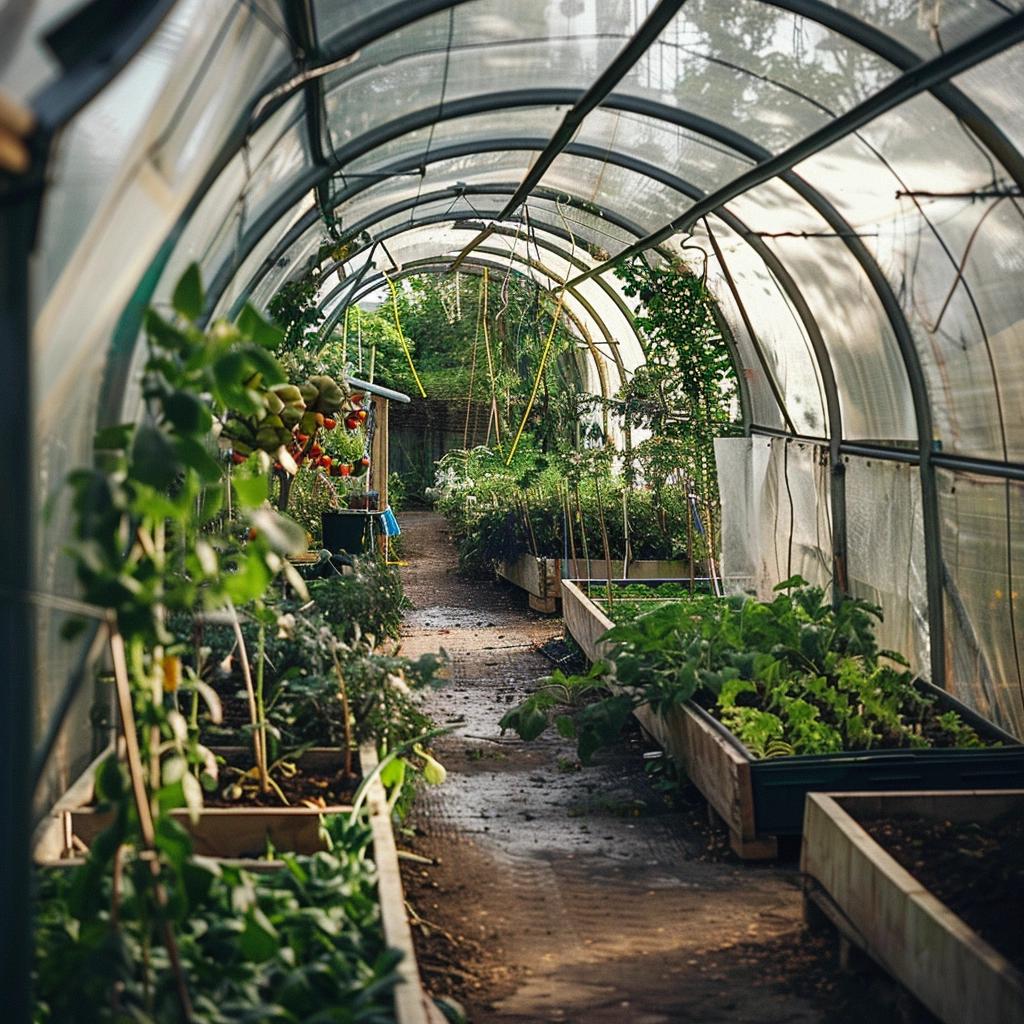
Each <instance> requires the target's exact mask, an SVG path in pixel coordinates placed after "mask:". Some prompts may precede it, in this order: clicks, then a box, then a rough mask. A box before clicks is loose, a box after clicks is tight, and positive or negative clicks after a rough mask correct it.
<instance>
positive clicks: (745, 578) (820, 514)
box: [715, 437, 832, 599]
mask: <svg viewBox="0 0 1024 1024" xmlns="http://www.w3.org/2000/svg"><path fill="white" fill-rule="evenodd" d="M826 454H827V453H826V452H825V450H824V449H823V448H821V447H820V446H819V445H814V444H810V443H806V442H798V441H785V440H781V439H775V438H764V437H739V438H737V437H729V438H716V439H715V458H716V461H717V464H718V487H719V493H720V494H721V498H722V575H723V577H724V578H725V582H726V585H727V587H728V589H729V590H730V592H733V593H738V592H741V591H748V592H750V593H753V594H756V595H757V596H758V597H760V598H762V599H770V598H771V594H772V588H773V587H774V586H775V584H777V583H779V582H780V581H781V580H785V579H789V577H791V576H796V575H799V576H802V577H803V578H804V579H805V580H807V581H808V582H809V583H815V584H817V585H819V586H821V587H828V586H829V585H830V584H831V579H832V571H831V561H832V540H831V527H830V525H829V514H830V511H829V506H830V502H829V481H828V467H827V458H826V457H825V456H826Z"/></svg>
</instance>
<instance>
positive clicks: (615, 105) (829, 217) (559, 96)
mask: <svg viewBox="0 0 1024 1024" xmlns="http://www.w3.org/2000/svg"><path fill="white" fill-rule="evenodd" d="M510 95H514V96H515V97H516V105H530V104H529V103H526V102H525V101H526V100H528V99H530V98H532V100H533V102H534V103H535V104H544V103H545V102H546V103H549V104H550V103H555V104H557V103H558V102H559V101H561V102H563V103H564V102H571V101H572V100H571V97H572V96H577V97H578V95H579V90H520V91H516V92H515V93H514V94H509V93H499V94H490V95H489V96H485V97H473V98H472V99H471V100H469V101H466V100H463V101H459V102H458V103H456V104H451V105H449V106H448V107H446V108H445V111H444V112H445V114H446V115H447V116H461V115H467V114H470V113H479V112H483V111H484V110H489V109H500V108H501V106H507V105H509V100H510ZM495 103H496V104H498V106H497V107H494V106H492V104H495ZM604 105H605V106H607V107H608V108H609V109H620V110H628V111H631V112H634V113H638V114H641V115H644V116H650V117H656V118H660V119H662V120H665V121H668V122H669V123H672V124H675V125H676V126H678V127H683V128H687V129H689V130H692V131H695V132H697V133H699V134H702V135H706V136H708V137H710V138H713V139H714V140H715V141H717V142H720V143H722V144H723V145H726V146H729V147H730V148H732V149H734V150H736V151H737V152H739V153H741V154H742V155H744V156H747V157H748V158H749V159H751V160H752V161H754V162H763V161H765V160H768V159H769V158H770V157H771V154H770V153H769V152H768V151H767V150H765V149H764V148H763V147H761V146H759V145H757V144H756V143H754V142H753V141H751V140H750V139H747V138H745V137H744V136H742V135H740V134H739V133H737V132H735V131H733V130H732V129H729V128H726V127H725V126H723V125H720V124H717V123H716V122H714V121H711V120H709V119H707V118H703V117H700V116H698V115H694V114H692V113H691V112H688V111H681V110H679V109H677V108H674V107H669V106H667V105H664V104H656V103H653V102H651V101H648V100H644V99H637V98H636V97H632V96H619V95H611V96H609V97H607V98H606V100H605V104H604ZM453 108H454V109H453ZM426 116H427V113H426V112H424V111H421V112H418V113H417V114H416V115H411V116H410V115H407V116H406V117H403V118H399V119H396V121H395V122H392V123H391V124H390V125H383V126H379V127H378V128H377V129H375V130H374V131H373V132H371V133H367V136H364V137H361V138H360V139H357V140H354V141H353V143H351V144H350V145H349V146H348V147H344V148H343V149H342V150H338V151H337V153H336V154H335V162H337V163H339V164H340V162H341V161H344V160H354V159H356V158H357V157H358V156H360V155H362V154H363V153H364V152H365V151H366V150H365V145H366V141H367V138H368V137H370V136H372V137H373V138H374V140H375V144H376V145H379V144H381V143H382V142H383V141H387V139H388V138H389V137H391V136H393V134H394V133H395V132H397V133H398V134H401V133H403V132H404V131H412V130H415V129H416V128H420V127H425V126H427V124H429V123H433V122H431V121H429V119H428V120H423V123H420V121H421V120H422V119H424V118H425V117H426ZM544 145H546V143H541V144H539V143H538V142H537V141H535V140H532V145H531V148H540V149H543V147H544ZM371 148H372V147H371ZM485 148H489V147H485V146H484V145H483V144H481V143H475V144H469V143H467V144H465V147H457V146H450V147H445V148H443V149H439V150H435V151H433V152H432V153H431V154H429V157H430V161H431V162H433V161H435V160H438V159H444V158H445V154H447V155H448V156H449V157H454V156H458V155H466V152H472V151H477V152H479V151H483V150H484V149H485ZM502 148H513V147H512V146H510V145H508V143H507V140H505V145H504V146H503V147H502ZM346 150H349V152H348V153H346V152H345V151H346ZM563 151H564V152H565V153H568V154H575V155H580V156H590V157H592V158H594V159H600V160H602V161H607V162H609V163H616V164H619V165H620V166H624V167H629V168H630V169H634V170H638V168H640V167H643V168H644V169H643V170H638V173H648V168H647V167H646V166H644V165H642V164H641V163H640V162H639V161H633V160H632V159H631V158H626V157H624V156H623V155H621V154H617V153H613V152H610V151H606V150H600V149H598V148H596V147H588V146H585V145H582V144H580V143H570V144H569V145H567V146H565V147H564V150H563ZM425 161H426V157H421V158H419V159H416V158H406V159H405V160H402V161H399V162H398V163H397V164H395V165H392V167H391V168H389V169H388V170H389V171H390V172H391V173H400V172H402V171H405V170H414V169H416V168H417V167H419V166H422V165H423V164H424V163H425ZM650 170H651V171H653V172H654V173H648V176H650V177H652V178H654V179H655V180H661V181H662V182H663V183H665V184H668V185H669V187H675V185H674V184H673V183H672V182H671V181H666V180H665V177H664V172H663V171H661V169H660V168H650ZM321 173H322V172H321ZM316 177H319V175H317V176H316ZM670 177H671V176H670ZM778 177H779V178H780V180H782V181H783V182H785V183H786V184H787V185H788V186H790V187H791V188H793V189H794V191H796V192H797V194H798V195H800V196H801V198H802V199H804V201H805V202H807V203H808V205H809V206H811V207H812V208H813V209H814V210H815V211H816V212H817V213H818V214H819V215H820V216H821V217H822V218H823V219H824V220H825V221H826V223H828V224H829V226H830V227H831V228H832V229H833V230H834V231H835V232H836V234H837V235H838V236H839V238H840V240H841V241H842V242H843V244H845V245H846V247H847V249H849V251H850V253H851V255H852V256H853V257H854V259H855V260H856V262H857V263H858V264H859V265H860V266H861V268H862V270H863V271H864V273H865V275H866V277H867V279H868V282H869V283H870V284H871V286H872V288H873V290H874V291H875V293H876V295H877V296H878V299H879V302H880V304H881V307H882V309H883V311H884V313H885V315H886V318H887V320H888V321H889V323H890V326H891V328H892V330H893V333H894V335H895V337H896V340H897V345H898V348H899V351H900V356H901V358H902V360H903V362H904V367H905V369H906V372H907V379H908V384H909V387H910V392H911V396H912V401H913V405H914V410H915V419H916V421H917V426H918V435H919V462H920V467H921V486H922V505H923V509H924V514H923V520H924V533H925V549H926V552H928V554H927V555H926V566H927V589H928V595H929V599H928V600H929V615H930V622H929V627H930V631H931V637H932V643H931V650H932V655H933V657H932V666H931V668H932V678H933V680H934V681H935V682H936V685H940V686H941V685H943V682H944V670H945V663H944V658H943V657H942V656H941V655H940V654H937V653H936V652H937V651H939V652H941V650H942V649H943V648H944V640H943V636H944V621H941V622H940V621H938V618H939V617H941V616H942V613H943V601H942V572H943V570H942V558H941V523H940V520H939V510H938V491H937V485H936V480H935V472H934V469H933V468H932V467H931V463H930V450H929V448H930V441H926V440H924V439H930V438H931V436H932V426H931V410H930V406H929V399H928V394H927V388H926V386H925V378H924V373H923V369H922V367H921V364H920V358H919V355H918V353H917V350H916V347H915V346H914V343H913V338H912V336H911V333H910V328H909V325H908V324H907V322H906V318H905V317H904V315H903V311H902V309H901V307H900V306H899V303H898V300H897V299H896V296H895V293H894V292H893V290H892V287H891V285H890V284H889V282H888V279H887V278H886V277H885V275H884V274H883V273H882V271H881V268H880V267H879V266H878V264H877V263H876V261H875V260H874V258H873V257H872V255H871V254H870V252H869V251H868V250H867V247H866V246H865V245H864V244H863V242H862V241H861V240H860V239H859V238H858V237H856V232H855V231H854V230H853V228H852V227H851V225H850V224H849V223H848V222H847V221H846V220H845V218H844V217H843V216H842V215H841V214H840V213H839V211H838V210H837V209H836V208H835V206H834V205H833V204H832V203H831V202H830V201H829V200H827V199H825V197H824V196H822V195H821V194H820V193H818V192H817V191H816V190H815V189H814V188H813V187H812V186H811V185H809V184H808V183H807V182H806V181H804V180H803V179H802V178H801V177H799V175H797V174H796V173H795V172H794V171H792V170H787V171H784V172H782V173H781V174H779V175H778ZM310 187H315V181H312V180H311V181H309V182H303V184H302V185H296V186H295V187H294V188H293V189H292V190H291V191H292V193H293V195H294V193H295V192H297V193H298V195H299V196H300V195H301V194H303V193H304V192H305V191H306V190H307V189H308V188H310ZM368 187H369V185H368V184H366V183H363V184H362V185H357V186H349V187H348V188H346V189H344V190H343V191H342V192H340V193H339V194H338V195H337V196H335V198H334V200H333V209H337V208H338V206H340V205H342V203H344V202H345V201H346V200H347V199H348V198H350V197H351V196H352V195H353V194H357V193H358V192H360V191H363V190H364V189H365V188H368ZM680 191H683V192H684V194H685V191H686V190H685V189H681V190H680ZM704 197H705V193H703V192H701V193H700V197H699V198H697V197H695V201H696V202H700V201H701V199H702V198H704ZM285 198H286V197H282V199H281V200H279V202H278V203H277V204H275V205H276V206H277V207H278V209H275V208H274V207H272V208H270V209H268V210H267V211H265V212H264V214H263V215H262V216H261V217H260V218H259V219H258V223H257V224H254V225H253V228H252V229H251V230H250V232H247V233H246V238H245V240H244V241H243V243H242V245H241V246H240V247H239V252H240V254H241V258H240V259H239V260H238V265H240V264H241V262H242V260H244V258H245V256H246V255H248V253H249V252H251V250H252V248H253V247H254V246H255V244H256V242H257V240H258V239H259V238H262V236H263V235H264V234H265V233H266V232H267V231H269V230H271V229H272V227H273V224H274V223H276V222H277V220H279V219H280V217H281V216H282V215H283V214H284V209H281V207H283V205H284V202H283V201H284V199H285ZM297 198H298V196H295V199H297ZM293 201H294V199H293ZM311 213H315V211H311ZM308 217H309V215H306V217H304V218H300V220H299V221H298V222H297V224H296V225H295V226H294V227H293V228H292V229H291V231H290V232H289V233H288V235H287V236H286V237H287V239H288V244H291V242H293V241H294V240H295V237H296V236H297V235H298V234H299V233H300V232H301V231H303V230H305V229H306V228H307V227H308V226H309V224H308V223H304V222H305V221H306V220H307V218H308ZM310 220H315V216H314V217H313V218H310ZM289 236H290V237H289ZM284 241H285V239H282V243H284ZM229 277H230V270H228V269H227V268H224V267H222V268H221V271H220V272H219V273H218V275H217V277H215V282H216V286H219V288H220V290H223V288H225V287H226V286H227V280H228V279H229ZM250 287H251V283H250ZM247 291H248V288H247V289H245V290H243V295H244V294H246V292H247ZM216 294H217V292H216V290H214V298H215V297H216ZM819 337H820V332H819ZM822 380H823V384H824V381H825V376H824V375H823V377H822ZM829 400H830V401H831V402H833V404H834V407H835V408H836V409H838V396H837V395H835V394H832V395H831V397H830V399H829ZM830 433H833V434H838V440H839V443H840V444H841V443H842V434H841V427H840V430H835V429H834V426H833V425H832V424H830ZM835 443H836V440H835V438H832V440H831V444H830V447H831V448H834V447H835ZM882 450H883V451H884V450H885V449H884V448H882ZM835 472H836V473H837V474H841V473H842V470H841V469H836V470H835ZM835 525H836V524H835V523H834V524H833V526H834V527H835ZM833 536H834V542H835V538H837V537H839V538H841V537H842V536H843V534H842V533H838V532H834V535H833ZM844 572H845V570H844ZM935 607H938V615H937V616H936V615H935V614H933V609H934V608H935ZM937 658H939V659H940V660H942V664H941V666H940V665H939V664H938V662H937V660H936V659H937ZM940 669H941V671H940Z"/></svg>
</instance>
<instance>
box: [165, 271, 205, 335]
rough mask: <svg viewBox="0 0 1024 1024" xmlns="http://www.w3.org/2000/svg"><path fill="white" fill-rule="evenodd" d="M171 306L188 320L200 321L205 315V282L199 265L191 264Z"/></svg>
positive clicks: (175, 292)
mask: <svg viewBox="0 0 1024 1024" xmlns="http://www.w3.org/2000/svg"><path fill="white" fill-rule="evenodd" d="M171 304H172V305H173V306H174V308H175V309H176V310H177V311H178V312H179V313H180V314H181V315H182V316H183V317H185V319H186V320H193V321H195V320H198V319H199V317H200V316H202V314H203V282H202V278H201V276H200V274H199V264H198V263H191V264H189V267H188V269H187V270H186V271H185V273H184V274H182V275H181V280H179V281H178V284H177V286H176V287H175V289H174V295H173V296H172V298H171Z"/></svg>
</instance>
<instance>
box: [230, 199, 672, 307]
mask: <svg viewBox="0 0 1024 1024" xmlns="http://www.w3.org/2000/svg"><path fill="white" fill-rule="evenodd" d="M515 189H516V186H515V184H514V183H501V184H493V185H491V184H488V185H457V186H452V187H449V188H443V189H436V190H435V191H433V192H427V193H424V194H422V195H420V196H413V197H412V198H410V199H402V200H400V201H399V202H396V203H392V204H390V205H389V206H386V207H382V208H380V209H378V210H375V211H374V212H373V213H372V214H370V215H368V216H366V217H364V218H363V219H362V220H360V221H357V222H356V223H355V224H350V225H349V226H348V227H347V228H345V230H344V231H342V232H341V234H340V236H339V237H340V242H341V243H342V244H344V243H345V242H348V241H351V240H352V239H353V238H355V237H357V236H358V235H360V234H361V233H362V232H363V231H366V230H368V229H369V228H370V227H372V226H373V225H374V224H378V223H379V222H380V221H382V220H386V219H387V218H388V217H394V216H397V215H398V214H400V213H405V212H406V211H408V210H412V209H415V208H416V207H418V206H427V205H429V204H430V203H436V202H442V201H443V200H445V199H459V198H462V197H466V196H479V197H485V196H502V195H512V194H513V193H514V192H515ZM531 197H536V198H538V199H545V200H548V201H550V202H560V203H562V204H563V205H565V206H569V207H572V208H574V209H577V210H581V211H583V212H586V213H597V215H598V216H599V217H600V218H601V219H602V220H606V221H607V222H608V223H609V224H611V225H612V226H613V227H617V228H620V229H621V230H622V231H625V232H627V233H628V234H630V235H632V236H633V237H634V238H642V237H643V233H644V232H643V228H641V227H640V226H639V225H638V224H635V223H634V222H633V221H631V220H629V219H628V218H626V217H622V216H621V215H619V214H617V213H615V212H614V211H612V210H608V209H606V208H604V207H600V206H597V205H596V204H594V203H587V204H583V203H581V202H580V200H578V199H576V198H575V197H574V196H569V195H567V194H566V193H564V192H559V191H558V190H557V189H548V188H536V189H534V190H533V192H532V193H531ZM478 216H480V217H486V218H489V219H497V217H496V213H491V212H489V213H484V212H480V213H479V214H478ZM544 223H548V222H547V221H545V222H544ZM314 224H315V222H314ZM312 227H313V225H312V224H311V225H310V227H309V228H307V229H306V230H307V231H308V230H310V228H312ZM300 240H301V236H300V237H299V239H296V240H295V242H293V243H292V245H294V244H297V242H298V241H300ZM289 248H291V246H289ZM655 251H656V252H658V253H659V255H667V254H666V253H664V252H663V251H662V250H661V249H656V250H655ZM274 253H275V254H276V258H273V259H272V257H271V256H268V257H267V258H266V260H265V264H271V263H272V264H273V266H279V265H280V261H281V260H282V259H283V258H285V256H286V252H278V247H275V249H274ZM347 259H348V257H346V258H345V259H343V260H335V261H334V262H333V263H330V264H328V265H327V266H326V267H325V268H324V270H323V272H322V273H323V274H325V275H326V274H329V273H331V271H332V270H335V269H337V267H338V266H340V265H342V264H343V263H345V262H346V260H347ZM264 276H265V275H264ZM258 283H260V284H262V283H263V278H261V279H260V281H259V282H258ZM250 294H251V292H250ZM242 301H244V300H242ZM240 310H241V304H240V301H238V300H236V302H235V303H234V304H233V305H232V307H231V310H230V312H229V313H228V319H232V318H233V317H235V316H237V315H238V313H239V311H240Z"/></svg>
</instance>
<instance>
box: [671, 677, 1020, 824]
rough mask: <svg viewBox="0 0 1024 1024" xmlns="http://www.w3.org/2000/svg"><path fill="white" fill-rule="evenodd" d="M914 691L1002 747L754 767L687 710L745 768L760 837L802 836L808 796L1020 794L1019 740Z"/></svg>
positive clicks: (950, 703)
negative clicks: (957, 792)
mask: <svg viewBox="0 0 1024 1024" xmlns="http://www.w3.org/2000/svg"><path fill="white" fill-rule="evenodd" d="M918 685H919V686H920V687H921V689H922V690H924V691H925V692H926V693H928V694H930V695H931V696H934V697H935V698H936V703H937V704H938V705H939V706H940V707H941V708H942V709H943V710H954V711H956V712H958V713H959V714H960V716H961V717H962V718H963V719H964V721H965V722H967V723H968V724H969V725H972V726H973V727H974V728H975V729H976V730H977V731H978V733H979V734H980V735H981V736H982V737H984V738H985V739H988V740H994V741H998V742H1000V743H1003V744H1004V746H1001V747H985V748H981V749H975V748H947V749H940V750H936V749H934V748H927V749H914V750H854V751H842V752H840V753H836V754H801V755H794V756H791V757H772V758H768V759H758V758H755V757H754V755H753V754H751V753H750V751H749V750H748V749H747V748H746V747H745V746H744V745H743V743H741V742H740V740H738V739H737V738H736V737H735V736H734V735H733V734H732V733H731V732H730V731H729V730H728V729H727V728H726V727H725V726H724V725H722V723H721V722H719V721H718V719H717V718H715V717H714V716H713V715H710V714H709V713H708V712H707V711H705V710H704V709H703V708H702V707H700V706H699V705H697V704H694V703H693V702H690V707H691V709H692V710H693V711H695V712H696V713H698V714H699V715H700V716H701V717H702V718H704V719H705V720H706V721H707V722H708V723H709V724H710V725H711V726H712V727H713V728H714V729H715V730H716V731H717V732H718V733H719V734H720V735H721V736H722V738H723V739H725V740H726V741H727V742H728V743H729V744H730V745H731V746H732V747H734V748H735V749H736V750H737V751H738V752H739V753H741V754H742V755H743V756H744V757H745V758H746V759H748V760H749V762H750V784H751V789H752V791H753V801H754V821H755V827H756V829H757V832H758V834H759V835H760V834H763V835H776V836H787V835H789V836H797V835H800V834H801V832H802V830H803V821H804V798H805V797H806V796H807V794H808V793H851V792H884V791H893V790H973V789H1024V744H1022V743H1021V742H1020V740H1018V739H1017V738H1016V737H1014V736H1011V735H1010V734H1009V733H1007V732H1004V731H1003V730H1002V729H1000V728H999V727H998V726H996V725H993V724H992V723H991V722H989V721H988V720H987V719H985V718H982V717H981V715H979V714H978V713H977V712H976V711H973V710H972V709H971V708H969V707H967V706H966V705H965V704H961V703H960V701H958V700H957V699H956V698H954V697H951V696H950V695H949V694H948V693H946V692H944V691H943V690H940V689H938V688H937V687H935V686H932V685H931V684H929V683H919V684H918Z"/></svg>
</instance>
